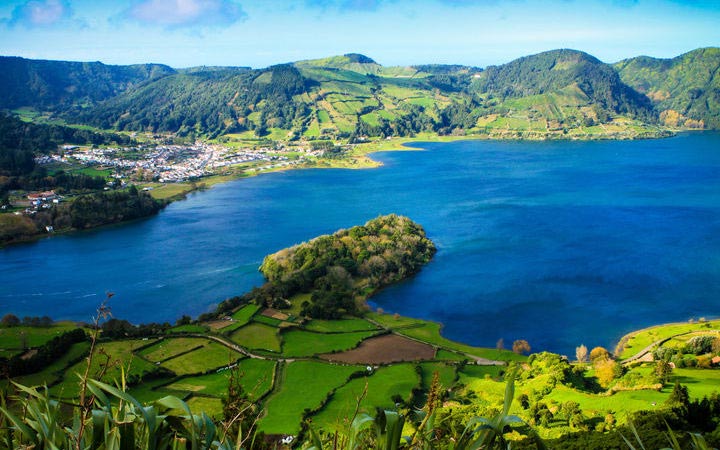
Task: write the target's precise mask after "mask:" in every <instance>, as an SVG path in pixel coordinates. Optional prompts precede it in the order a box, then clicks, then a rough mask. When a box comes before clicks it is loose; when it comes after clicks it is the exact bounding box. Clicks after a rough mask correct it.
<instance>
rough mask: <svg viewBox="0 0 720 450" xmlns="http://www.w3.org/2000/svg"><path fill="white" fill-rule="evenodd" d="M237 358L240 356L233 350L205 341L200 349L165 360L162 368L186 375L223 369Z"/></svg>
mask: <svg viewBox="0 0 720 450" xmlns="http://www.w3.org/2000/svg"><path fill="white" fill-rule="evenodd" d="M238 358H240V354H239V353H238V352H236V351H235V350H231V349H229V348H227V347H225V346H224V345H222V344H219V343H217V342H214V341H206V342H205V343H204V344H203V346H202V348H199V349H197V350H193V351H191V352H190V353H185V354H181V355H180V356H176V357H173V358H171V359H169V360H166V361H165V362H163V363H162V366H163V367H165V368H167V369H170V370H172V371H173V372H175V373H176V374H177V375H186V374H192V373H203V372H207V371H208V370H212V369H216V368H218V367H224V366H227V365H230V364H232V363H234V362H235V361H237V360H238Z"/></svg>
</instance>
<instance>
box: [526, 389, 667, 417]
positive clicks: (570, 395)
mask: <svg viewBox="0 0 720 450" xmlns="http://www.w3.org/2000/svg"><path fill="white" fill-rule="evenodd" d="M670 390H671V388H668V387H666V388H665V389H663V390H662V391H661V392H657V391H652V390H644V391H621V392H617V393H615V394H614V395H595V394H589V393H585V392H580V391H577V390H575V389H571V388H569V387H567V386H562V385H558V386H556V387H555V389H554V390H553V391H552V392H551V393H550V395H548V396H547V397H546V399H547V401H552V400H554V401H556V402H558V403H563V402H566V401H575V402H578V403H579V404H580V408H581V409H582V410H583V411H584V412H585V413H586V414H587V413H597V414H603V415H604V413H605V412H606V411H614V412H615V413H616V417H617V418H618V419H619V420H620V421H624V419H625V418H626V417H628V415H629V414H630V413H631V412H633V411H639V410H653V409H657V408H658V407H659V406H660V405H662V403H663V402H664V401H665V400H666V399H667V397H668V396H669V394H670ZM519 392H521V390H519V389H516V394H517V393H519Z"/></svg>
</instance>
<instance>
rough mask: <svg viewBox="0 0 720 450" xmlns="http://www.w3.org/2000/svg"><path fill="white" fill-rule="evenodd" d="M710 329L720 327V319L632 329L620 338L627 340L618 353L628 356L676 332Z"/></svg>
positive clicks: (624, 356)
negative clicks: (632, 330)
mask: <svg viewBox="0 0 720 450" xmlns="http://www.w3.org/2000/svg"><path fill="white" fill-rule="evenodd" d="M712 329H714V330H717V329H720V320H711V321H708V322H693V323H687V322H686V323H671V324H665V325H658V326H654V327H650V328H645V329H642V330H639V331H634V332H632V333H630V334H628V335H626V336H625V337H623V339H622V340H623V341H624V340H627V342H626V343H625V346H624V348H623V351H622V353H621V354H620V358H629V357H631V356H632V355H634V354H635V353H637V352H639V351H640V350H642V349H643V348H645V347H647V346H648V345H650V344H652V343H653V342H656V341H659V340H663V339H667V338H670V337H672V336H674V335H677V334H681V333H688V332H692V331H708V330H712Z"/></svg>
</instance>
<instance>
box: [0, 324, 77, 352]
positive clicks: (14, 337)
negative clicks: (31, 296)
mask: <svg viewBox="0 0 720 450" xmlns="http://www.w3.org/2000/svg"><path fill="white" fill-rule="evenodd" d="M75 328H78V326H77V325H75V324H74V323H72V322H57V323H54V324H53V325H51V326H49V327H47V328H46V327H24V326H19V327H11V328H0V349H3V350H4V351H6V352H9V353H19V352H20V351H22V350H23V345H22V344H23V341H24V342H25V344H26V345H25V346H26V347H27V348H31V347H39V346H41V345H43V344H45V343H47V342H48V341H49V340H50V339H52V338H54V337H56V336H60V335H61V334H63V333H65V332H66V331H70V330H74V329H75ZM10 356H12V355H10Z"/></svg>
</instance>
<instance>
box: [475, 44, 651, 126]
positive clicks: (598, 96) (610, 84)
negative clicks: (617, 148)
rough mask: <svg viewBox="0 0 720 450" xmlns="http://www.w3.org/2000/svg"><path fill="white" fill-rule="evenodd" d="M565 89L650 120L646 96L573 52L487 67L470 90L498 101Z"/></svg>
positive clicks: (595, 61) (608, 68)
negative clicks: (578, 91) (571, 88)
mask: <svg viewBox="0 0 720 450" xmlns="http://www.w3.org/2000/svg"><path fill="white" fill-rule="evenodd" d="M568 86H577V87H578V89H580V91H582V93H584V94H585V95H586V96H587V98H588V99H589V101H590V103H592V104H594V105H598V106H599V107H600V108H601V109H603V110H607V111H610V112H614V113H619V114H628V115H630V116H632V117H639V118H641V119H643V120H648V121H649V120H653V109H652V105H651V104H650V101H649V99H648V98H647V97H645V96H644V95H642V94H640V93H638V92H636V91H635V90H633V89H632V88H630V87H629V86H627V85H625V84H623V82H622V81H621V80H620V77H619V76H618V74H617V72H615V70H614V69H613V68H612V66H609V65H607V64H604V63H602V62H601V61H599V60H598V59H597V58H595V57H593V56H591V55H588V54H587V53H583V52H579V51H575V50H552V51H549V52H543V53H539V54H537V55H532V56H525V57H522V58H520V59H516V60H515V61H512V62H510V63H508V64H504V65H502V66H491V67H488V68H487V69H486V70H485V71H484V72H482V73H481V74H480V76H479V78H477V80H476V81H475V83H474V86H473V87H474V88H475V89H477V90H478V91H479V92H482V93H487V94H491V95H493V96H497V97H501V98H507V97H514V98H518V97H529V96H533V95H539V94H545V93H548V92H554V91H560V90H562V89H565V88H567V87H568Z"/></svg>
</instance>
